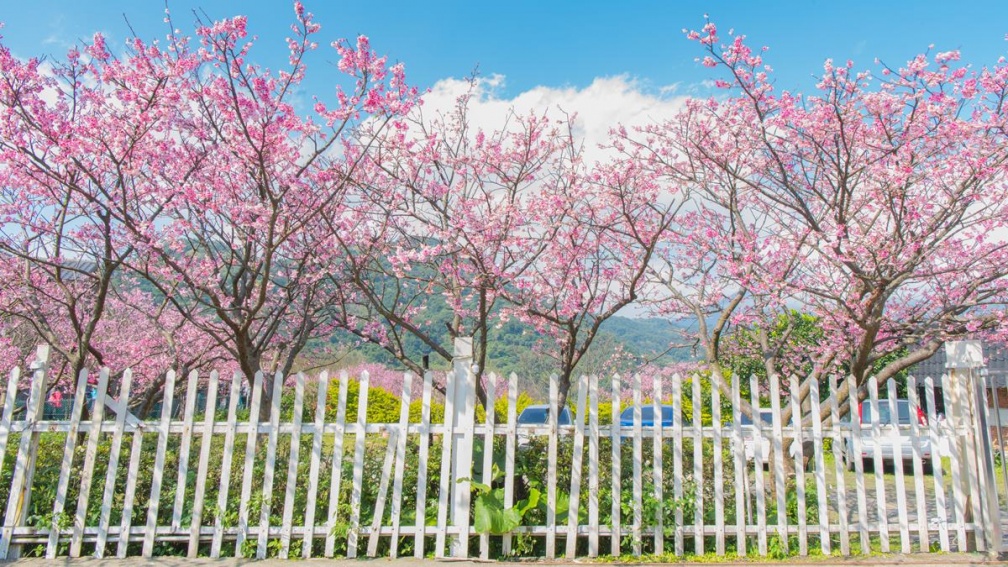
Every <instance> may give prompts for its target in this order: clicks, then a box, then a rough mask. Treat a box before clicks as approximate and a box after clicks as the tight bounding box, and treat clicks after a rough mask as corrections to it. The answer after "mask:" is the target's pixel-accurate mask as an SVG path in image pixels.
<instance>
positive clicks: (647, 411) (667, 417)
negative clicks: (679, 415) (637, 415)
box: [620, 406, 672, 423]
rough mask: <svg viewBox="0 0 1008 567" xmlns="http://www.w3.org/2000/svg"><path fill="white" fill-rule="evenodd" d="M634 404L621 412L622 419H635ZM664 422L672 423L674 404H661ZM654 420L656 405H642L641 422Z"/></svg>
mask: <svg viewBox="0 0 1008 567" xmlns="http://www.w3.org/2000/svg"><path fill="white" fill-rule="evenodd" d="M633 412H634V409H633V406H630V407H628V408H626V409H625V410H623V411H622V412H621V413H620V420H621V421H627V422H630V421H633ZM661 416H662V417H661V420H662V423H672V406H661ZM653 422H654V406H641V423H653Z"/></svg>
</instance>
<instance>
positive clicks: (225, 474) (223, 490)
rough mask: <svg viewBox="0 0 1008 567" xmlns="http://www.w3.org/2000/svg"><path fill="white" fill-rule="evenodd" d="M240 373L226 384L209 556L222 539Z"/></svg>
mask: <svg viewBox="0 0 1008 567" xmlns="http://www.w3.org/2000/svg"><path fill="white" fill-rule="evenodd" d="M243 379H244V378H243V377H242V375H241V374H239V373H237V372H235V373H233V374H232V375H231V384H230V385H229V386H228V413H227V425H226V426H225V428H224V454H223V455H222V457H221V468H220V483H219V485H218V487H217V513H216V514H214V530H213V540H212V542H211V543H210V557H212V558H214V559H216V558H218V557H220V551H221V545H222V544H223V541H224V518H223V516H224V514H226V513H227V505H228V494H229V493H230V488H231V460H232V459H233V458H234V444H235V435H236V434H237V429H238V400H239V398H240V397H241V386H240V381H241V380H243Z"/></svg>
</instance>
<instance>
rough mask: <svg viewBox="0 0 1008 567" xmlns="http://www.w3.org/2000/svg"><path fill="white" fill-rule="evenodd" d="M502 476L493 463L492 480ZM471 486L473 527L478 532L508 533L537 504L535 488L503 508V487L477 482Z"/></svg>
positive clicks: (537, 498) (537, 496) (537, 497)
mask: <svg viewBox="0 0 1008 567" xmlns="http://www.w3.org/2000/svg"><path fill="white" fill-rule="evenodd" d="M503 476H504V473H503V472H502V471H501V470H500V467H498V466H497V465H494V468H493V480H497V479H499V478H501V477H503ZM471 486H472V489H473V491H474V492H475V493H476V498H475V515H474V526H473V527H474V529H475V530H476V531H477V532H478V533H483V534H491V535H502V534H506V533H509V532H511V531H513V530H514V529H515V528H517V527H518V526H520V525H521V523H522V518H524V517H525V513H526V512H528V511H529V510H531V509H533V508H535V507H536V506H537V505H538V504H539V495H540V493H539V491H538V490H537V489H535V488H532V489H530V490H529V496H528V498H525V499H524V500H520V501H519V502H518V503H517V504H515V505H514V506H511V507H508V508H505V507H504V489H503V488H492V487H491V485H488V484H483V483H479V482H473V483H471Z"/></svg>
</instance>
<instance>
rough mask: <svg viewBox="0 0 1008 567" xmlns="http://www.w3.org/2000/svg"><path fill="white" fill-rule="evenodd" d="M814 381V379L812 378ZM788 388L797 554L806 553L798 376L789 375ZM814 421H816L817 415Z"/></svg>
mask: <svg viewBox="0 0 1008 567" xmlns="http://www.w3.org/2000/svg"><path fill="white" fill-rule="evenodd" d="M813 382H814V380H813ZM788 390H789V392H788V393H789V394H790V399H791V411H792V412H793V413H792V415H791V424H792V425H791V431H792V433H793V434H794V439H793V441H792V445H791V446H792V447H794V448H795V459H794V464H795V493H796V496H797V497H798V498H797V500H798V502H797V504H798V506H797V508H798V555H801V556H805V555H808V520H807V518H806V515H807V514H808V509H807V507H806V505H805V446H804V442H805V440H804V438H803V437H804V436H803V435H802V411H801V403H800V402H799V401H798V378H797V377H796V376H795V375H793V374H792V375H791V377H790V378H789V384H788ZM814 421H818V416H816V419H815V420H814Z"/></svg>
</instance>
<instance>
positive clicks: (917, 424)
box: [0, 361, 1008, 558]
mask: <svg viewBox="0 0 1008 567" xmlns="http://www.w3.org/2000/svg"><path fill="white" fill-rule="evenodd" d="M460 368H463V367H461V366H460ZM459 372H467V371H466V370H456V371H455V374H458V373H459ZM455 377H456V378H466V377H461V376H455ZM468 378H469V379H470V380H471V378H472V377H471V376H468ZM131 379H132V376H131V374H130V372H129V371H126V372H124V373H123V374H122V376H121V377H117V379H115V380H112V379H110V375H109V371H108V370H102V371H101V372H100V373H99V375H98V379H97V384H94V385H92V386H89V385H88V380H89V374H88V373H87V372H84V373H82V374H81V375H80V377H79V379H78V382H77V387H76V390H75V391H74V395H73V400H72V408H73V409H72V411H71V412H70V413H69V418H68V419H66V420H58V421H55V420H46V419H41V418H42V417H44V415H43V413H42V410H43V402H44V399H43V398H44V392H45V380H46V365H45V363H44V361H43V362H42V363H41V364H38V365H37V367H36V368H35V369H34V371H33V372H32V374H31V380H30V383H29V384H28V385H27V386H28V397H27V400H26V402H25V405H24V407H23V409H21V411H20V412H15V409H16V404H15V399H16V398H17V397H18V396H17V395H16V394H15V395H12V393H16V392H18V390H19V385H21V382H22V377H21V375H20V372H19V371H18V370H14V371H13V372H11V374H10V375H9V379H8V382H7V389H6V395H5V400H4V404H3V414H2V418H0V459H2V460H0V496H3V497H5V498H6V507H5V511H4V515H3V523H2V531H0V558H10V557H15V556H17V555H18V554H44V555H45V556H46V557H50V558H51V557H56V556H64V555H68V556H71V557H77V556H81V555H96V556H98V557H103V556H113V555H114V556H118V557H125V556H127V555H144V556H151V555H157V554H167V553H172V554H179V553H185V554H187V555H189V556H191V557H195V556H198V555H207V556H211V557H219V556H231V555H239V556H254V557H259V558H262V557H266V556H278V557H282V558H285V557H291V556H300V557H306V558H307V557H312V556H326V557H332V556H334V555H340V556H346V557H356V556H358V555H367V556H375V555H385V556H391V557H395V556H397V555H403V554H410V555H415V556H418V557H421V556H425V555H428V554H433V555H434V556H436V557H443V556H446V555H456V556H469V555H478V556H480V557H484V558H487V557H490V556H491V555H495V556H496V555H508V554H535V555H545V556H547V557H550V558H552V557H555V556H557V555H564V556H567V557H576V556H597V555H599V554H613V555H619V554H622V553H627V552H629V553H631V554H633V555H641V554H645V553H648V554H656V555H661V554H666V553H668V554H674V555H685V554H704V553H708V552H713V553H715V554H718V555H725V554H728V553H736V554H738V555H745V554H758V555H772V554H776V555H782V554H798V555H807V554H816V553H822V554H830V553H833V552H835V551H838V552H839V553H841V554H843V555H850V554H854V553H858V552H871V551H882V552H888V551H899V552H904V553H906V552H912V551H914V552H929V551H936V550H941V551H965V550H978V551H998V550H1000V545H1001V541H1000V540H1001V533H1000V521H1001V520H1000V515H1001V507H1002V502H1001V501H999V499H998V498H999V495H998V488H999V487H1000V486H1002V485H1004V484H1003V483H1004V479H1003V478H1000V479H998V477H997V476H996V473H995V472H994V471H995V470H996V469H995V467H994V461H993V457H992V452H991V450H990V443H989V441H988V440H986V437H987V436H985V435H977V434H976V433H977V428H976V424H977V423H978V422H977V421H976V417H977V415H978V414H980V413H983V412H979V411H978V408H986V404H987V398H986V389H985V388H984V387H983V383H982V379H983V377H982V376H979V375H978V376H949V377H946V378H944V379H943V380H942V381H940V382H939V385H940V386H941V387H942V388H943V392H944V397H945V400H946V405H945V410H946V415H945V417H944V419H942V418H940V416H939V415H938V414H937V413H936V411H935V407H936V405H935V388H936V384H935V381H934V380H932V379H927V380H925V381H923V382H921V383H918V381H916V380H914V379H911V380H910V381H909V385H908V388H907V393H908V400H909V407H910V408H911V411H914V412H915V411H916V408H918V407H921V408H926V419H924V420H921V421H918V420H917V419H911V420H910V423H909V424H905V425H900V424H898V423H893V424H880V423H879V422H877V421H875V422H872V423H871V424H864V425H862V424H861V423H860V420H859V419H854V420H852V422H844V421H842V420H840V419H839V418H840V415H839V414H840V412H839V411H838V405H837V403H836V402H837V397H836V396H834V395H832V393H833V392H835V391H836V390H837V389H838V384H837V383H836V381H835V380H834V381H833V382H832V383H831V384H830V385H829V391H828V392H822V393H821V392H820V388H819V385H818V384H812V388H811V391H810V394H809V396H808V401H807V404H804V405H803V404H799V403H798V402H799V399H798V397H797V396H798V391H799V389H798V384H797V381H796V380H794V379H791V380H789V381H788V382H787V383H785V384H783V385H782V384H780V383H779V382H778V381H777V380H776V379H771V380H770V383H769V389H770V399H771V403H770V405H769V406H768V408H769V409H770V410H771V414H772V416H773V417H772V420H771V421H770V422H769V423H765V422H763V420H762V419H755V420H753V421H754V422H755V423H754V425H746V424H743V419H742V417H743V413H742V411H741V396H742V389H741V387H740V383H739V380H738V379H737V377H736V378H734V379H733V381H732V384H731V391H730V392H728V393H727V394H726V395H724V396H722V392H719V391H718V389H717V388H713V389H710V388H709V385H704V384H703V383H702V382H703V380H702V379H701V378H699V377H692V378H682V377H680V376H674V377H673V378H672V379H671V380H670V381H668V382H667V383H664V384H663V383H662V382H661V381H656V382H655V383H654V385H653V392H654V400H652V401H645V400H643V399H642V398H641V391H642V380H644V378H642V377H641V376H633V377H631V378H630V380H631V382H630V383H631V384H632V386H633V391H634V392H635V394H634V395H633V397H632V400H621V399H620V397H619V392H620V389H621V383H623V380H625V379H621V378H620V377H618V376H617V377H613V378H612V379H611V380H610V381H608V382H609V384H610V385H611V387H612V393H611V400H606V399H604V397H605V392H604V388H601V387H600V384H599V380H598V378H596V377H587V378H583V379H582V380H581V381H580V382H579V384H578V385H577V388H576V392H575V393H576V395H575V396H572V397H576V403H575V408H574V409H575V411H574V415H575V419H574V423H573V424H572V425H562V426H561V425H556V424H557V422H558V419H557V418H556V409H555V408H553V409H552V410H551V414H552V415H551V420H550V421H549V424H548V425H524V424H522V425H518V424H517V414H518V408H517V400H518V388H517V379H516V377H515V376H513V375H512V376H511V377H510V379H509V380H508V381H507V382H506V391H504V392H499V393H498V392H495V391H494V388H493V384H494V380H490V387H489V388H488V389H487V393H488V397H489V398H490V399H489V400H488V403H487V407H490V408H493V407H495V401H496V400H495V398H496V397H497V396H498V395H500V397H502V398H503V399H504V400H506V401H505V402H503V404H504V408H503V411H501V416H502V417H504V418H505V419H503V420H502V422H500V423H498V422H496V416H495V412H493V411H490V412H487V414H486V415H487V418H486V420H485V421H483V422H480V423H477V422H476V421H477V420H474V419H473V418H472V415H473V412H471V411H470V412H469V413H468V414H466V412H465V411H456V410H459V408H460V403H461V404H462V405H465V404H464V403H462V402H458V400H457V399H456V396H455V394H456V393H458V392H461V391H462V389H461V388H462V386H457V385H456V382H457V381H456V380H449V381H448V388H447V389H448V392H447V396H446V398H445V402H446V403H445V408H444V409H445V411H444V415H445V416H446V417H445V420H444V422H443V423H433V422H432V420H433V419H434V416H432V411H431V410H432V407H434V404H433V402H432V399H433V397H434V391H433V390H434V389H433V375H432V374H430V373H428V374H427V375H426V376H424V377H423V378H422V381H419V382H418V383H416V384H415V383H414V382H415V379H414V377H412V376H410V375H406V376H405V378H404V381H403V390H402V392H398V393H396V394H398V395H399V397H398V400H397V403H398V404H399V407H398V408H396V409H398V415H399V419H398V421H396V422H393V423H369V422H368V420H367V416H368V407H369V396H370V395H371V394H372V393H373V392H372V389H371V388H369V377H368V375H367V374H366V373H365V374H362V375H361V376H360V377H359V380H357V381H352V380H350V378H349V377H348V376H347V375H346V374H341V375H340V376H339V377H338V379H336V380H330V379H329V376H328V375H327V374H326V373H322V374H321V375H320V376H319V377H318V378H317V379H315V380H309V379H307V378H306V377H305V376H304V375H300V374H299V375H297V376H296V377H295V380H294V388H293V396H291V395H290V394H289V393H288V394H287V395H284V392H283V390H282V388H283V377H281V376H275V377H274V379H273V380H271V381H270V380H266V377H264V376H263V375H262V374H259V375H257V376H256V378H255V384H254V386H253V388H252V389H251V392H252V396H251V400H249V403H248V404H247V407H244V408H242V407H240V405H241V404H239V388H237V387H229V386H230V384H231V383H232V380H238V378H237V377H234V378H233V379H232V380H222V379H221V378H220V377H219V376H218V374H217V373H211V374H209V376H207V377H200V376H199V375H197V374H196V373H192V374H189V375H188V376H186V377H184V380H185V384H184V385H179V386H180V387H178V388H176V381H179V377H177V376H176V375H175V374H174V373H172V372H169V373H168V375H167V383H166V385H165V388H166V390H165V392H166V394H165V400H164V403H163V404H162V406H161V409H162V411H161V414H160V416H159V417H158V418H157V419H154V420H146V421H145V420H140V419H137V418H136V417H135V416H133V415H131V414H130V413H129V412H128V411H127V410H126V408H127V407H128V396H129V390H130V383H131ZM973 380H980V382H978V383H974V382H973ZM112 382H115V384H112V387H111V388H110V387H109V386H110V383H112ZM234 383H237V382H234ZM264 383H266V384H267V385H268V386H270V387H272V390H271V392H272V396H270V397H269V399H270V400H271V401H270V405H269V407H268V408H266V411H265V412H261V411H260V409H261V407H260V406H262V405H263V403H264V400H263V398H264V396H263V395H262V394H263V392H264V390H263V384H264ZM460 383H461V382H460ZM225 386H227V388H226V389H227V392H226V393H222V388H224V387H225ZM782 386H784V388H785V389H786V391H787V392H788V394H787V396H788V397H787V398H782V397H781V396H780V392H781V389H782ZM848 386H854V384H848ZM89 388H92V389H94V390H95V391H94V393H93V394H89V396H86V395H85V393H86V392H88V390H89ZM456 388H459V389H458V390H457V391H456ZM110 389H111V390H112V391H109V390H110ZM353 389H356V395H351V394H352V392H351V390H353ZM176 390H177V391H178V392H179V394H180V395H181V396H184V398H181V397H180V398H179V401H181V406H180V407H181V412H180V413H181V417H177V416H175V415H173V411H172V409H173V406H174V400H173V396H174V395H175V392H176ZM417 390H419V395H418V391H417ZM705 390H706V393H705ZM867 391H868V404H869V408H870V411H871V412H872V415H878V414H879V411H880V408H881V409H882V411H885V409H886V407H888V410H889V411H890V412H891V414H892V415H897V413H898V407H897V405H896V399H897V390H896V385H895V383H893V382H889V383H888V384H887V388H886V390H885V391H884V392H880V391H879V388H878V385H877V384H876V383H875V382H874V380H872V381H870V382H869V383H868V385H867ZM921 391H922V392H923V394H924V397H923V398H921V397H920V392H921ZM758 392H759V388H758V385H757V384H756V382H755V379H753V380H752V381H751V384H750V394H751V403H752V404H753V406H755V408H757V409H760V397H759V395H758ZM978 392H979V393H978ZM882 394H884V397H883V396H882ZM197 395H199V396H205V402H204V403H197ZM467 395H471V393H470V394H467ZM551 395H553V396H554V397H555V395H556V380H555V378H554V379H553V380H552V381H551ZM89 397H90V399H89ZM417 399H419V412H414V415H412V416H411V411H410V409H411V401H413V400H417ZM782 400H784V401H785V402H787V401H790V403H791V406H792V407H795V408H799V410H798V414H799V415H797V416H796V417H795V419H794V420H793V421H792V422H791V423H783V422H782V420H781V418H780V415H781V407H780V406H781V403H782ZM200 401H202V400H200ZM626 401H629V402H630V404H629V405H630V406H631V407H633V408H634V409H633V416H634V417H633V420H632V425H620V424H619V417H618V414H619V412H620V410H621V409H622V408H623V407H624V402H626ZM922 401H923V403H921V402H922ZM374 403H375V404H377V403H379V400H377V399H375V401H374ZM660 404H670V405H671V406H672V407H673V412H672V413H673V416H674V417H673V419H672V422H671V423H667V422H666V423H663V421H665V420H664V419H663V418H662V417H663V415H664V414H663V410H662V407H661V405H660ZM649 406H650V408H651V413H650V415H652V416H655V419H653V420H648V419H645V417H644V415H645V414H646V413H647V412H645V411H644V409H645V408H647V407H649ZM802 407H804V408H805V409H804V410H802V409H800V408H802ZM197 408H199V409H197ZM470 409H471V408H470ZM609 409H611V422H609V423H607V422H608V421H610V418H608V417H607V416H606V415H605V414H606V413H607V410H609ZM86 410H88V411H86ZM820 412H824V413H827V414H829V415H830V416H831V417H832V419H831V420H828V423H827V424H826V425H824V424H823V423H822V422H820V420H818V419H803V418H806V417H810V416H815V415H819V414H820ZM261 413H264V414H265V415H268V418H267V419H266V420H264V421H262V422H260V420H259V416H260V414H261ZM416 413H419V415H416ZM757 413H758V412H754V414H757ZM467 415H468V417H466V416H467ZM457 416H462V418H461V419H460V418H458V417H457ZM896 421H897V422H898V420H896ZM792 423H796V424H802V423H804V427H803V426H801V425H799V426H794V425H792ZM981 423H982V422H981ZM764 440H766V441H764ZM792 440H793V442H792ZM985 442H986V443H987V445H986V446H984V445H983V443H985ZM903 445H909V447H908V449H907V451H906V453H904V452H903ZM886 446H889V447H891V448H892V450H893V452H892V453H890V456H892V455H907V456H908V457H907V458H906V459H905V461H906V462H904V459H903V458H894V459H892V461H893V462H892V465H891V469H892V470H891V472H890V470H889V467H883V466H875V467H874V469H873V470H871V471H870V472H869V471H867V470H866V468H865V465H866V463H871V462H873V461H874V462H875V463H880V462H882V461H883V457H884V456H885V455H884V454H883V451H886V450H887V449H885V447H886ZM866 450H867V453H866V452H865V451H866ZM852 454H853V455H855V456H856V458H849V457H850V455H852ZM862 454H866V455H868V456H869V458H870V460H868V461H865V460H863V459H862V458H860V455H862ZM460 457H462V460H461V461H460ZM806 461H807V463H808V466H807V468H806V467H805V466H804V465H805V463H806ZM764 465H767V466H766V470H764V468H765V467H764ZM848 465H849V466H850V467H852V468H853V471H850V470H848ZM999 468H1000V467H999ZM498 471H499V472H498ZM495 474H496V476H495ZM1004 486H1008V485H1004ZM537 497H538V498H539V499H540V502H539V503H538V504H534V503H533V501H534V500H536V499H537ZM0 501H3V500H0ZM487 522H490V524H492V525H494V526H495V528H494V529H490V530H487V529H482V528H484V527H485V526H486V525H487ZM493 522H498V523H497V524H494V523H493ZM507 522H511V523H510V524H509V523H507ZM515 524H517V525H515ZM502 526H503V527H502ZM492 532H506V533H492Z"/></svg>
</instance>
